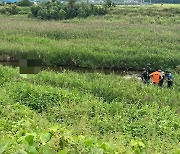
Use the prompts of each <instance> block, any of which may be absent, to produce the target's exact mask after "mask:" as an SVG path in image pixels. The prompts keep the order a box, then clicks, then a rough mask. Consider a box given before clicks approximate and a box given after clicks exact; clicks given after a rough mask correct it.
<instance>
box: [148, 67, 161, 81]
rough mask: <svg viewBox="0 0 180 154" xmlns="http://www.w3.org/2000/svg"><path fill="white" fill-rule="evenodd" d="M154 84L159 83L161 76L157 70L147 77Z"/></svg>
mask: <svg viewBox="0 0 180 154" xmlns="http://www.w3.org/2000/svg"><path fill="white" fill-rule="evenodd" d="M149 76H150V77H151V79H152V81H153V83H154V84H159V81H160V80H161V79H162V74H161V73H160V71H159V69H156V71H155V72H153V73H151V74H150V75H149Z"/></svg>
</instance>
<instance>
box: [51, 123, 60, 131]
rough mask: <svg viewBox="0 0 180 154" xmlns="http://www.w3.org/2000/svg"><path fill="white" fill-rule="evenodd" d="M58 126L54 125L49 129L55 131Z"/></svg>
mask: <svg viewBox="0 0 180 154" xmlns="http://www.w3.org/2000/svg"><path fill="white" fill-rule="evenodd" d="M58 128H59V126H57V125H55V126H52V127H50V128H49V130H50V131H52V132H56V131H57V130H58Z"/></svg>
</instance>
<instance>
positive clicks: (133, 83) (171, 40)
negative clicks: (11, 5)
mask: <svg viewBox="0 0 180 154" xmlns="http://www.w3.org/2000/svg"><path fill="white" fill-rule="evenodd" d="M25 9H27V8H25ZM179 9H180V7H179V5H163V6H160V5H153V6H118V7H116V8H113V9H110V10H109V13H108V14H107V15H106V16H96V17H89V18H86V19H73V20H63V21H41V20H37V19H32V18H27V17H26V16H25V15H16V16H5V15H0V42H1V45H0V53H1V56H0V61H7V60H8V59H9V58H10V61H14V60H19V59H20V58H21V56H22V55H23V54H24V53H31V52H33V53H34V52H36V53H39V54H40V55H41V57H42V59H43V64H44V65H50V66H52V65H68V66H74V65H75V66H79V67H88V68H98V67H102V68H122V67H123V68H124V67H132V68H133V69H140V68H142V67H144V66H145V65H146V64H147V63H149V62H150V63H152V66H153V68H155V67H159V66H162V67H163V69H167V68H171V70H172V72H173V75H174V86H173V88H171V89H168V88H166V85H165V86H164V87H163V88H159V87H156V86H153V85H149V86H146V85H143V84H142V83H141V82H139V81H138V80H137V79H136V78H132V79H129V80H128V79H125V78H123V77H121V76H119V75H116V74H109V75H105V74H102V73H75V72H72V71H67V70H65V71H62V72H61V73H56V72H51V71H41V72H40V73H39V74H37V75H29V76H28V78H22V77H20V75H19V70H18V68H16V69H13V68H10V67H4V66H0V116H1V118H0V153H1V152H4V153H7V154H11V153H15V152H17V153H31V154H38V153H39V154H49V153H52V154H54V153H58V154H66V153H68V154H71V153H83V154H86V153H97V154H102V153H105V154H113V153H114V154H115V153H136V154H141V153H155V154H156V153H157V154H159V153H175V154H176V153H179V151H180V148H179V146H180V119H179V114H180V93H179V91H180V75H179V74H177V73H178V71H179V70H178V69H179V67H177V68H176V72H177V73H175V70H174V69H173V68H175V67H176V66H178V65H179V66H180V63H179V62H180V52H179V49H180V43H179V39H180V36H179V34H178V31H179V28H180V27H179V19H180V18H179Z"/></svg>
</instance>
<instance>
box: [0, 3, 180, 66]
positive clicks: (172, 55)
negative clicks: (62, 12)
mask: <svg viewBox="0 0 180 154" xmlns="http://www.w3.org/2000/svg"><path fill="white" fill-rule="evenodd" d="M51 4H52V3H51ZM24 9H26V8H24ZM178 12H179V5H177V6H176V5H174V6H171V5H164V6H156V5H155V6H129V7H128V6H117V7H116V8H110V11H109V13H108V14H107V15H105V16H93V17H88V18H86V19H79V18H75V19H69V20H63V21H42V20H37V19H32V18H27V17H25V16H19V15H18V16H13V17H12V16H3V15H0V41H1V46H0V52H1V54H2V56H1V57H0V59H1V61H2V60H5V61H7V60H8V57H10V60H11V61H17V60H19V58H20V57H21V56H22V54H23V53H24V52H36V53H39V54H40V55H41V57H42V59H43V64H44V65H50V66H53V65H66V66H78V67H88V68H134V69H140V68H143V67H144V66H145V65H146V64H147V63H152V65H153V67H162V68H163V69H167V68H169V67H170V68H175V67H176V66H178V65H180V64H179V62H180V61H179V59H180V52H179V45H180V43H179V39H180V35H179V34H178V33H177V32H178V30H179V13H178ZM12 19H13V20H12ZM20 21H21V22H20Z"/></svg>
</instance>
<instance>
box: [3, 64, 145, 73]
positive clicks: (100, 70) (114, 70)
mask: <svg viewBox="0 0 180 154" xmlns="http://www.w3.org/2000/svg"><path fill="white" fill-rule="evenodd" d="M0 65H3V66H11V67H14V68H15V67H19V62H18V61H8V62H7V61H3V62H2V61H0ZM41 70H49V71H56V72H63V71H64V70H69V71H75V72H79V73H104V74H112V73H113V74H117V75H136V76H138V75H139V74H141V72H142V71H141V70H133V69H132V68H97V69H92V68H84V67H78V66H42V68H41Z"/></svg>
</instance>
